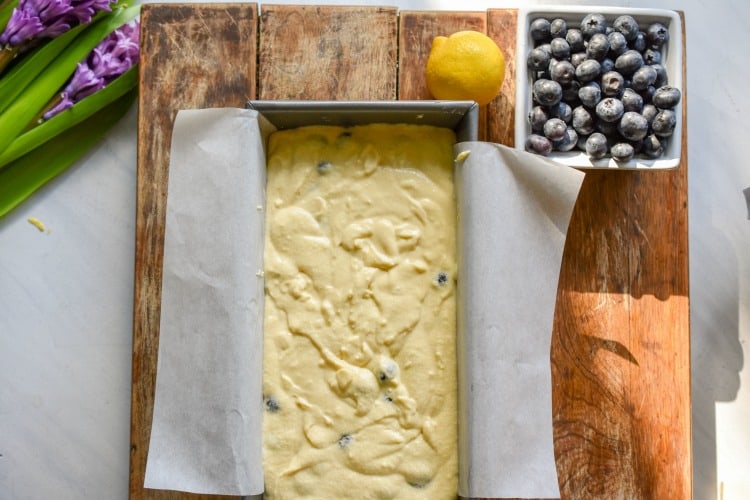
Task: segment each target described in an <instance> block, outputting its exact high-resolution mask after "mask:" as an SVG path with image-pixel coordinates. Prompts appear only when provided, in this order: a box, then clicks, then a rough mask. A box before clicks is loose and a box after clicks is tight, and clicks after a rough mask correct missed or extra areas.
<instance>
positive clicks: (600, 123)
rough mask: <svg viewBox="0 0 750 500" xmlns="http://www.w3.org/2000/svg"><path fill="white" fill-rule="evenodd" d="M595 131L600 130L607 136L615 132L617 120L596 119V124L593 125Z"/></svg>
mask: <svg viewBox="0 0 750 500" xmlns="http://www.w3.org/2000/svg"><path fill="white" fill-rule="evenodd" d="M594 128H595V129H596V131H597V132H601V133H602V134H604V135H605V136H607V137H608V138H609V137H611V136H613V135H615V134H616V133H617V122H616V121H615V122H607V121H604V120H596V126H595V127H594Z"/></svg>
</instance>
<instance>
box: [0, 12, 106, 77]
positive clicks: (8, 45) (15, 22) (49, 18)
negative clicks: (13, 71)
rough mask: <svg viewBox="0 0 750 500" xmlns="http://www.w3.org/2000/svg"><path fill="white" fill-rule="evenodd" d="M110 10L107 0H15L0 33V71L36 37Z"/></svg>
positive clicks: (50, 35)
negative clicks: (15, 2) (17, 0)
mask: <svg viewBox="0 0 750 500" xmlns="http://www.w3.org/2000/svg"><path fill="white" fill-rule="evenodd" d="M110 10H111V7H110V0H19V2H18V6H17V7H16V8H14V9H13V13H12V14H11V15H10V19H8V23H7V25H6V26H5V30H4V31H3V32H2V34H0V47H2V51H0V70H2V69H4V68H5V67H6V66H7V65H8V64H9V63H10V62H11V61H12V60H13V59H14V58H15V57H16V56H17V55H18V54H19V53H22V52H24V51H26V50H28V49H30V48H32V47H34V46H36V45H37V44H38V43H39V41H40V40H43V39H46V38H55V37H57V36H60V35H62V34H63V33H65V32H67V31H68V30H70V29H71V28H72V27H74V26H77V25H80V24H88V23H90V22H91V19H92V17H93V16H94V15H95V14H96V13H97V12H99V11H110Z"/></svg>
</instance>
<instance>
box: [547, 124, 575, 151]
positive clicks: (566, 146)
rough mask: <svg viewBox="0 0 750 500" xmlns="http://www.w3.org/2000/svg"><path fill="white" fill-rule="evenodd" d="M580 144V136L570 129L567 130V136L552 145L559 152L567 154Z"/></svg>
mask: <svg viewBox="0 0 750 500" xmlns="http://www.w3.org/2000/svg"><path fill="white" fill-rule="evenodd" d="M577 143H578V134H577V133H576V131H575V130H574V129H573V128H571V127H568V128H567V129H565V135H564V136H563V138H562V139H560V140H559V141H556V142H553V143H552V145H553V146H554V148H555V149H556V150H557V151H562V152H567V151H570V150H571V149H573V148H574V147H576V144H577Z"/></svg>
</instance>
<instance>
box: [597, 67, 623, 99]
mask: <svg viewBox="0 0 750 500" xmlns="http://www.w3.org/2000/svg"><path fill="white" fill-rule="evenodd" d="M601 87H602V95H604V96H606V97H620V96H621V95H622V93H623V91H624V90H625V79H624V78H623V77H622V75H621V74H620V73H618V72H617V71H607V72H606V73H604V74H603V75H602V79H601Z"/></svg>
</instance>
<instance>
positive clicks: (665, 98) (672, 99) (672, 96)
mask: <svg viewBox="0 0 750 500" xmlns="http://www.w3.org/2000/svg"><path fill="white" fill-rule="evenodd" d="M680 97H682V95H681V94H680V89H678V88H675V87H670V86H669V85H665V86H664V87H659V88H658V89H656V91H655V92H654V95H653V97H652V98H651V102H652V103H653V104H654V106H656V107H657V108H662V109H669V108H674V107H675V106H677V104H679V102H680Z"/></svg>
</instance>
